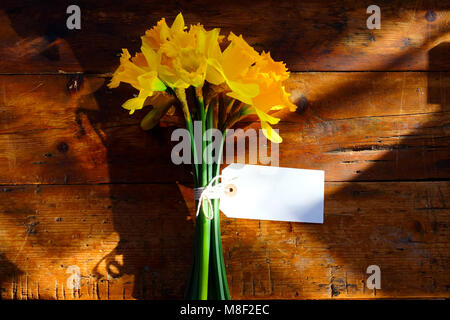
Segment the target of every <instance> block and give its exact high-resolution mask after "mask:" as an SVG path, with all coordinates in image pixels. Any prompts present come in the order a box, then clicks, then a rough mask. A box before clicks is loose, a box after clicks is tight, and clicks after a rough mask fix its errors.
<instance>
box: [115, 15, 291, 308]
mask: <svg viewBox="0 0 450 320" xmlns="http://www.w3.org/2000/svg"><path fill="white" fill-rule="evenodd" d="M141 40H142V45H141V51H140V52H138V53H136V54H135V55H134V57H132V56H131V54H130V53H129V52H128V50H127V49H122V55H121V57H120V65H119V67H118V68H117V70H116V71H115V72H114V74H113V75H112V79H111V81H110V83H109V84H108V86H109V87H110V88H115V87H118V86H119V85H120V83H122V82H123V83H128V84H129V85H131V86H132V87H134V88H135V89H136V90H138V93H137V94H136V95H135V96H134V97H133V98H131V99H129V100H127V101H125V102H124V103H123V105H122V107H123V108H125V109H127V110H128V111H129V113H130V114H133V113H134V112H135V111H136V110H140V109H143V108H144V107H147V106H152V109H151V110H150V111H149V112H148V113H147V114H146V116H144V117H143V119H142V121H141V127H142V129H144V130H149V129H151V128H153V127H155V126H156V125H157V124H158V123H159V121H160V119H161V118H162V117H164V116H166V115H171V114H173V113H174V112H176V111H177V110H180V111H181V112H182V114H183V116H184V119H185V122H186V129H187V130H188V132H189V136H190V142H191V150H192V158H193V159H192V160H193V161H192V162H193V176H194V188H204V187H206V186H207V185H208V184H210V183H216V182H215V180H217V179H215V178H216V177H218V176H219V175H220V167H221V166H220V165H221V163H220V161H221V159H222V152H223V141H222V142H221V143H220V148H219V152H218V155H215V157H214V158H215V159H217V160H216V161H213V155H212V151H211V150H210V149H208V148H207V145H206V142H207V141H211V139H212V134H211V130H210V129H219V130H220V131H221V133H222V137H225V136H226V131H227V129H228V128H230V127H232V126H233V125H234V124H235V123H236V122H238V121H239V120H241V119H242V118H244V117H246V116H247V115H250V114H255V115H256V116H258V118H259V120H260V121H261V128H262V132H263V133H264V135H265V136H266V137H267V138H268V139H269V140H271V141H272V142H276V143H280V142H281V141H282V138H281V137H280V136H279V135H278V133H277V132H276V131H275V130H273V129H272V125H274V124H276V123H278V121H279V119H278V118H275V117H274V116H272V115H269V112H270V111H271V110H280V109H283V108H288V109H289V110H291V111H294V110H295V109H296V106H295V105H294V104H292V102H291V101H290V100H289V94H288V93H287V91H286V89H285V87H284V84H283V83H284V81H285V80H287V79H288V78H289V72H288V71H287V69H286V67H285V64H284V63H283V62H276V61H274V60H273V59H272V57H271V56H270V53H266V52H262V53H259V52H257V51H256V50H255V49H253V48H252V47H251V46H250V45H249V44H248V43H247V42H246V41H245V40H244V38H243V37H242V36H237V35H235V34H233V33H230V34H229V35H228V37H226V38H225V37H224V36H222V35H220V30H219V29H218V28H215V29H212V30H206V29H205V28H204V27H203V26H202V25H201V24H196V25H191V26H190V27H189V28H188V27H186V25H185V22H184V18H183V16H182V14H181V13H180V14H178V15H177V16H176V18H175V20H174V21H173V23H172V25H171V26H170V27H169V25H168V24H167V23H166V20H165V19H164V18H163V19H161V20H160V21H159V22H158V23H157V24H156V26H154V27H153V28H151V29H149V30H147V31H146V32H145V34H144V35H143V36H142V37H141ZM194 121H198V122H200V123H201V128H200V131H201V136H202V137H204V138H202V139H201V142H200V143H198V142H196V141H195V139H194ZM196 143H198V145H197V144H196ZM202 202H203V201H202ZM210 203H211V205H205V204H204V203H201V204H200V206H201V207H200V209H201V210H200V214H199V215H198V216H197V217H196V224H195V239H194V240H195V241H194V249H193V257H194V258H193V263H192V267H191V271H190V276H189V280H188V283H187V286H186V290H185V298H186V299H191V300H206V299H216V300H228V299H230V293H229V289H228V284H227V275H226V268H225V263H224V258H223V250H222V241H221V231H220V212H219V199H212V201H211V202H210ZM198 205H199V204H198V203H196V206H198ZM211 211H212V212H211ZM210 217H212V219H211V218H210Z"/></svg>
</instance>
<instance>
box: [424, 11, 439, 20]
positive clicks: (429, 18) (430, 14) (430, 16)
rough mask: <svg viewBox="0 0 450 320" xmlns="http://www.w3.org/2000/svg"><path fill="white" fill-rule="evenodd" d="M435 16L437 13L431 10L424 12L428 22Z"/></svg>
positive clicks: (434, 18)
mask: <svg viewBox="0 0 450 320" xmlns="http://www.w3.org/2000/svg"><path fill="white" fill-rule="evenodd" d="M436 18H437V14H436V12H434V11H433V10H428V11H427V13H425V19H427V21H428V22H433V21H435V20H436Z"/></svg>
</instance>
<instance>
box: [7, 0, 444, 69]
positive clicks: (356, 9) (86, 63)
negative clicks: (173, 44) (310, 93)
mask: <svg viewBox="0 0 450 320" xmlns="http://www.w3.org/2000/svg"><path fill="white" fill-rule="evenodd" d="M77 4H78V5H79V6H80V8H81V12H82V26H81V30H68V29H67V28H66V19H67V17H68V15H67V14H66V8H67V4H66V3H64V2H61V1H48V2H45V3H40V4H39V6H37V5H36V4H35V3H33V2H26V3H18V2H17V1H13V0H5V1H2V5H1V6H0V10H1V11H0V55H1V57H2V59H1V61H0V72H1V73H55V72H59V71H64V72H88V73H92V72H94V73H104V72H112V71H113V70H114V69H115V68H116V66H117V64H118V57H117V54H118V53H119V52H121V48H122V47H127V48H130V49H132V51H134V50H137V49H139V46H140V44H139V37H140V35H142V34H143V33H144V31H145V30H146V29H148V28H149V27H151V26H152V25H154V24H155V23H156V22H157V21H158V20H159V19H160V18H161V17H166V18H167V19H168V21H169V22H170V21H172V20H173V18H174V17H175V15H176V14H178V13H179V12H183V13H184V15H185V18H186V22H187V23H188V24H195V23H197V22H201V23H203V24H204V25H205V26H206V27H208V28H213V27H220V28H222V30H223V32H224V33H225V34H227V33H228V32H229V31H233V32H234V33H236V34H241V33H242V34H244V36H245V38H246V39H247V40H248V41H249V43H250V44H251V45H253V46H255V47H256V48H257V49H258V50H266V51H271V52H272V55H273V56H274V57H275V58H276V59H279V60H283V61H285V62H287V65H288V67H289V68H290V69H291V70H293V71H311V70H316V71H334V70H344V71H352V70H353V71H356V70H436V71H442V70H446V71H450V68H449V67H450V62H449V60H448V55H449V54H448V53H449V47H448V45H446V44H445V43H442V42H443V41H447V43H448V33H449V31H450V29H449V26H450V23H449V22H450V14H449V9H450V5H449V4H448V3H447V2H446V1H438V2H436V1H433V0H426V1H420V2H417V1H416V2H411V1H407V0H402V1H395V2H392V1H387V0H383V1H378V2H377V5H378V6H379V7H380V8H381V29H379V30H377V29H375V30H369V29H368V28H367V26H366V20H367V18H368V17H369V14H367V13H366V9H367V6H368V4H367V2H366V1H360V0H357V1H355V0H344V1H334V0H333V1H326V2H324V1H319V0H315V1H308V2H301V1H287V0H281V1H276V2H274V1H269V0H265V1H258V2H257V3H255V2H254V1H242V0H241V1H232V2H227V5H221V4H222V3H220V4H218V3H217V2H214V1H206V0H196V1H176V2H161V1H137V0H131V1H127V2H123V3H119V2H117V3H114V5H111V4H110V2H107V1H95V2H92V1H87V0H83V1H78V2H77ZM438 45H441V46H440V47H437V46H438ZM435 47H436V48H435ZM433 48H434V49H433Z"/></svg>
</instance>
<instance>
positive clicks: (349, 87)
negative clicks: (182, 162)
mask: <svg viewBox="0 0 450 320" xmlns="http://www.w3.org/2000/svg"><path fill="white" fill-rule="evenodd" d="M82 79H83V80H82V83H83V84H82V85H81V86H80V89H79V92H78V93H77V94H75V95H72V94H69V93H68V91H67V84H68V83H72V82H73V79H72V78H71V77H70V76H66V75H57V76H55V75H33V76H1V77H0V95H1V96H2V97H3V99H2V100H0V101H1V102H0V113H1V117H0V119H1V120H0V146H1V147H0V159H1V160H2V161H0V183H1V184H85V183H108V182H113V183H120V182H130V183H142V182H174V181H183V182H185V183H190V182H191V180H192V179H191V176H190V174H189V170H190V168H189V167H186V168H184V167H181V166H175V165H173V164H172V162H171V159H170V152H171V148H172V146H173V145H174V143H170V135H171V131H172V128H156V129H155V130H153V131H151V132H143V131H142V130H141V129H140V128H139V125H138V124H139V121H140V119H141V118H142V117H143V116H144V115H145V113H146V112H145V110H142V111H139V112H136V114H135V115H133V116H129V115H128V114H127V112H126V111H125V110H123V109H122V108H121V107H120V105H121V103H122V102H123V101H124V100H125V99H126V98H125V97H127V96H131V95H132V94H133V91H132V90H130V89H129V88H127V87H126V86H124V87H121V88H119V89H118V90H113V91H111V90H109V89H107V88H106V86H105V84H104V82H105V79H104V78H103V77H98V76H88V77H83V78H82ZM449 80H450V74H449V73H420V72H419V73H412V72H411V73H379V72H374V73H301V74H295V75H293V77H292V80H291V81H290V82H289V83H288V87H289V90H290V91H291V92H292V96H293V99H294V100H295V101H296V103H297V105H298V106H299V108H298V110H297V112H295V113H287V112H284V111H281V112H279V113H278V114H276V115H279V116H280V117H281V118H282V119H283V120H282V122H281V123H280V125H279V126H278V128H279V129H280V132H281V135H282V136H284V138H285V141H284V142H283V143H282V144H281V145H280V165H281V166H289V167H298V168H311V169H324V170H325V171H326V179H327V181H346V180H360V181H373V180H423V179H448V178H449V177H450V171H449V168H450V166H449V165H448V164H449V161H450V160H449V159H450V155H449V148H448V145H449V139H450V137H449V134H448V123H449V119H450V118H449V117H450V113H449V111H450V110H449V109H450V105H449V102H450V90H449V87H450V81H449ZM80 83H81V82H80ZM178 120H179V119H178ZM178 120H177V121H178ZM252 120H254V118H250V119H248V120H247V121H246V122H242V123H241V124H240V126H241V127H248V128H255V129H258V128H259V123H257V122H255V123H252V122H251V121H252ZM249 121H250V122H249ZM180 125H183V123H182V122H181V123H180ZM412 159H414V160H415V161H412Z"/></svg>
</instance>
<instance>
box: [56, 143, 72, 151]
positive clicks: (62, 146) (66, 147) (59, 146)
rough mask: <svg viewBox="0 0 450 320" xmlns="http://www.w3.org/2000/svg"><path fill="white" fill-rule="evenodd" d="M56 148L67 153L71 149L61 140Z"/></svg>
mask: <svg viewBox="0 0 450 320" xmlns="http://www.w3.org/2000/svg"><path fill="white" fill-rule="evenodd" d="M56 149H58V151H59V152H61V153H66V152H67V151H68V150H69V146H68V145H67V143H65V142H60V143H58V145H57V146H56Z"/></svg>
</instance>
